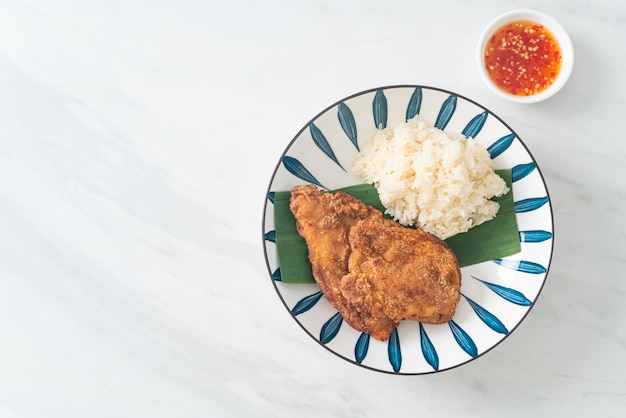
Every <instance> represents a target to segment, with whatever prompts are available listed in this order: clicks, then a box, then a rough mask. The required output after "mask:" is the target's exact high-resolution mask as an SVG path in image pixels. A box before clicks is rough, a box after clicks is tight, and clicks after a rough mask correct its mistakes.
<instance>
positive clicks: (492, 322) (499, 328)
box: [463, 295, 509, 335]
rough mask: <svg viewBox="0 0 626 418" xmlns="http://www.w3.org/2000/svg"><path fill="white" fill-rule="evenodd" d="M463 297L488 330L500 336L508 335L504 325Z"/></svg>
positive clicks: (485, 310)
mask: <svg viewBox="0 0 626 418" xmlns="http://www.w3.org/2000/svg"><path fill="white" fill-rule="evenodd" d="M463 297H464V298H465V300H466V301H467V303H469V305H470V306H471V307H472V309H473V310H474V312H476V315H478V317H479V318H480V320H481V321H483V322H484V323H485V324H486V325H487V326H488V327H489V328H491V329H492V330H494V331H495V332H498V333H500V334H505V335H506V334H508V333H509V330H508V329H506V327H505V326H504V324H503V323H502V322H501V321H500V320H499V319H498V318H497V317H496V316H495V315H494V314H492V313H491V312H489V311H488V310H487V309H485V308H483V307H482V306H480V305H479V304H477V303H476V302H474V301H473V300H471V299H470V298H468V297H467V296H465V295H463Z"/></svg>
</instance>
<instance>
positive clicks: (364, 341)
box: [354, 332, 370, 364]
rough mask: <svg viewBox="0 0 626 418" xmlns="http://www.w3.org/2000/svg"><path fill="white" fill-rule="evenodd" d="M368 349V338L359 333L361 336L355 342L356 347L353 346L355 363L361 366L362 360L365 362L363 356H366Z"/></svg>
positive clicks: (367, 335)
mask: <svg viewBox="0 0 626 418" xmlns="http://www.w3.org/2000/svg"><path fill="white" fill-rule="evenodd" d="M369 347H370V336H369V334H366V333H364V332H362V333H361V336H360V337H359V339H358V340H357V341H356V345H355V346H354V359H355V360H356V362H357V363H359V364H361V363H362V362H363V360H365V356H366V355H367V350H368V349H369Z"/></svg>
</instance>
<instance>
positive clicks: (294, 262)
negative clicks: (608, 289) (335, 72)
mask: <svg viewBox="0 0 626 418" xmlns="http://www.w3.org/2000/svg"><path fill="white" fill-rule="evenodd" d="M496 173H498V175H499V176H500V177H502V178H503V179H504V181H505V182H506V183H507V185H508V186H509V189H511V190H510V191H509V192H508V193H507V194H505V195H503V196H501V197H496V198H494V199H493V200H495V201H497V202H499V203H500V210H499V211H498V214H497V215H496V217H495V218H493V219H492V220H490V221H488V222H485V223H483V224H482V225H478V226H475V227H474V228H472V229H470V230H469V231H467V232H465V233H462V234H457V235H454V236H452V237H450V238H448V239H446V240H445V241H446V243H448V245H449V246H450V248H451V249H452V251H454V253H455V254H456V256H457V259H458V260H459V265H460V266H461V267H466V266H470V265H472V264H478V263H482V262H484V261H489V260H495V259H498V258H502V257H506V256H509V255H513V254H517V253H519V252H520V251H521V244H520V240H519V231H518V229H517V219H516V217H515V207H514V201H513V190H512V187H511V182H512V180H511V170H510V169H506V170H496ZM335 191H343V192H345V193H348V194H350V195H352V196H354V197H356V198H358V199H360V200H362V201H363V203H365V204H366V205H370V206H373V207H375V208H377V209H379V210H381V211H382V212H384V211H385V207H384V206H383V205H382V204H381V203H380V199H379V198H378V192H377V191H376V188H375V187H374V186H373V185H372V184H358V185H355V186H348V187H344V188H341V189H337V190H335ZM290 198H291V193H290V192H288V191H279V192H276V193H275V194H274V225H275V230H276V246H277V252H278V261H279V265H280V275H281V280H282V281H283V283H315V280H314V279H313V275H312V273H311V263H310V262H309V258H308V250H307V246H306V242H305V241H304V239H303V238H302V237H301V236H300V234H298V231H297V229H296V220H295V218H294V217H293V214H292V213H291V210H290V209H289V199H290Z"/></svg>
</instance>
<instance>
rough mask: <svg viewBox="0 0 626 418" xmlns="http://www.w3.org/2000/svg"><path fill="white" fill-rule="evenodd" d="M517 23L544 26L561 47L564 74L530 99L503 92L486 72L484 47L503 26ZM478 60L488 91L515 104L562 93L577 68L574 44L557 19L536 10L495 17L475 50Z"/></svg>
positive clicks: (516, 11) (535, 101) (517, 11)
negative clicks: (560, 91)
mask: <svg viewBox="0 0 626 418" xmlns="http://www.w3.org/2000/svg"><path fill="white" fill-rule="evenodd" d="M517 20H527V21H531V22H536V23H538V24H540V25H543V26H544V27H546V28H547V29H548V30H549V31H550V32H552V35H554V37H555V38H556V40H557V42H558V43H559V46H560V47H561V56H562V63H561V71H560V72H559V74H558V76H557V78H556V80H555V81H554V83H552V85H551V86H549V87H548V88H547V89H545V90H543V91H541V92H539V93H537V94H534V95H531V96H516V95H513V94H510V93H507V92H506V91H504V90H502V89H500V88H499V87H498V86H497V85H496V84H495V83H494V82H493V81H492V80H491V78H490V77H489V74H488V73H487V69H486V68H485V62H484V53H485V46H486V45H487V42H488V40H489V38H490V37H491V35H492V34H493V33H494V32H495V31H496V30H497V29H499V28H500V27H502V26H503V25H505V24H507V23H509V22H514V21H517ZM476 58H477V64H478V72H479V73H480V77H481V78H482V79H483V81H484V82H485V84H486V85H487V87H489V89H490V90H491V91H493V92H494V93H495V94H497V95H498V96H500V97H502V98H504V99H507V100H510V101H512V102H517V103H537V102H540V101H542V100H546V99H547V98H549V97H552V96H553V95H554V94H556V93H557V92H558V91H559V90H561V88H562V87H563V86H564V85H565V83H567V80H568V79H569V76H570V74H571V73H572V68H573V67H574V47H573V45H572V40H571V39H570V37H569V35H568V34H567V32H566V31H565V29H564V28H563V26H561V25H560V24H559V23H558V22H557V21H556V20H554V19H552V18H551V17H550V16H547V15H545V14H544V13H541V12H538V11H535V10H527V9H522V10H512V11H510V12H506V13H504V14H502V15H500V16H498V17H496V18H495V19H494V20H492V21H491V23H489V24H488V25H487V27H486V28H485V29H484V30H483V32H482V34H481V35H480V38H479V41H478V46H477V48H476Z"/></svg>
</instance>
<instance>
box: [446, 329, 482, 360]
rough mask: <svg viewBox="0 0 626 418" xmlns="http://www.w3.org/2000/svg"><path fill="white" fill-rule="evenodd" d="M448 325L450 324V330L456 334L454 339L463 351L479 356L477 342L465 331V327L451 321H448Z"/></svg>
mask: <svg viewBox="0 0 626 418" xmlns="http://www.w3.org/2000/svg"><path fill="white" fill-rule="evenodd" d="M448 325H450V330H451V331H452V335H454V339H455V340H456V342H457V344H459V346H460V347H461V348H462V349H463V351H465V352H466V353H467V354H469V355H470V356H472V357H477V356H478V349H477V348H476V344H474V340H472V337H470V336H469V334H468V333H467V332H465V331H463V328H461V327H460V326H458V325H457V323H456V322H454V321H450V322H448Z"/></svg>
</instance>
